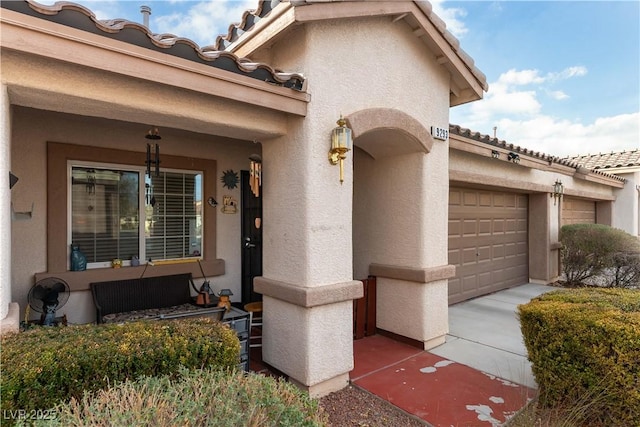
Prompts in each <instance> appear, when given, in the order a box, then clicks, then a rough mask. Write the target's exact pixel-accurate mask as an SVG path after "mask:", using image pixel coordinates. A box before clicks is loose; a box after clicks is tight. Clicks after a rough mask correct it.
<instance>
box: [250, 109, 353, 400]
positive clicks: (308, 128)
mask: <svg viewBox="0 0 640 427" xmlns="http://www.w3.org/2000/svg"><path fill="white" fill-rule="evenodd" d="M338 116H339V114H338V113H336V115H335V117H326V118H321V117H319V116H316V117H314V118H313V119H311V120H309V119H307V120H305V121H302V120H300V121H298V122H297V123H292V126H291V129H290V132H289V134H288V135H287V136H286V137H283V138H280V139H277V140H272V141H267V142H263V150H262V157H263V172H264V179H263V224H264V226H263V276H262V277H258V278H256V279H255V280H254V288H255V290H256V292H259V293H261V294H263V315H264V322H263V323H264V326H263V337H264V338H263V347H262V357H263V360H264V361H265V362H267V363H269V364H270V365H272V366H273V367H275V368H277V369H279V370H281V371H283V372H284V373H286V374H287V375H289V376H290V378H291V379H292V380H293V381H294V382H295V383H297V384H298V385H299V386H301V387H302V388H304V389H306V390H308V391H309V393H310V395H312V396H320V395H323V394H326V393H329V392H331V391H335V390H338V389H340V388H343V387H345V386H346V385H347V384H348V380H349V371H351V370H352V369H353V320H352V310H353V309H352V304H353V299H355V298H360V297H361V296H362V293H363V292H362V283H361V282H358V281H354V280H353V277H352V243H351V239H352V236H351V225H352V214H351V203H352V191H353V189H352V166H351V159H352V154H351V153H348V157H347V161H346V162H345V180H344V183H342V184H341V183H340V181H339V168H338V166H332V165H331V164H330V163H329V161H328V159H327V152H328V150H329V146H330V133H331V129H332V128H333V127H335V120H336V118H337V117H338Z"/></svg>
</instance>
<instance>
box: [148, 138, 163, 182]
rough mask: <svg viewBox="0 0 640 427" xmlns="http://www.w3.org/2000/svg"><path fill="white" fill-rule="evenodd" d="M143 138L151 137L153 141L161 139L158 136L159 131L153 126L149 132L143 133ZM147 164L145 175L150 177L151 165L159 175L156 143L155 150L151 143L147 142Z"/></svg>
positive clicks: (158, 154) (158, 148) (158, 157)
mask: <svg viewBox="0 0 640 427" xmlns="http://www.w3.org/2000/svg"><path fill="white" fill-rule="evenodd" d="M145 138H147V139H151V140H154V141H157V140H160V139H162V137H161V136H160V131H158V128H156V127H154V128H151V129H149V132H147V134H146V135H145ZM152 152H153V159H152V158H151V154H152ZM145 164H146V165H147V176H149V177H151V165H152V164H153V165H155V172H156V173H155V175H156V176H160V146H159V145H158V144H156V146H155V150H153V149H152V147H151V144H147V160H146V162H145Z"/></svg>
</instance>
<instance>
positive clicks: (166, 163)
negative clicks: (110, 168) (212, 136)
mask: <svg viewBox="0 0 640 427" xmlns="http://www.w3.org/2000/svg"><path fill="white" fill-rule="evenodd" d="M145 158H146V153H144V152H135V151H125V150H117V149H111V148H100V147H91V146H85V145H75V144H65V143H59V142H48V143H47V271H46V272H44V273H38V274H37V275H36V278H38V277H40V278H42V277H46V276H48V275H55V276H57V277H61V278H63V279H64V280H66V281H67V283H69V286H70V287H71V289H72V290H86V289H89V281H87V280H90V281H92V279H93V278H94V277H100V278H101V280H110V279H113V280H115V279H117V278H126V277H129V276H131V277H139V275H140V272H141V270H140V271H138V269H142V268H143V267H142V266H141V267H127V268H120V269H118V268H116V269H113V268H106V269H92V270H87V271H83V272H75V271H74V272H69V271H68V270H67V265H68V256H67V253H68V250H67V247H66V246H67V197H68V196H67V192H68V186H67V162H68V161H69V160H76V161H81V162H104V163H114V164H120V165H125V166H130V165H131V166H138V165H143V164H144V162H145ZM162 166H163V167H165V168H172V169H173V168H175V169H183V170H199V171H202V174H203V176H202V182H203V185H202V188H203V191H202V193H203V198H204V199H206V198H207V197H214V198H217V197H216V176H217V162H216V161H215V160H211V159H203V158H194V157H182V156H172V155H164V154H163V156H162ZM216 217H217V210H216V209H215V208H213V207H211V206H209V205H208V204H206V203H203V236H202V246H203V254H204V258H203V260H202V267H203V269H204V273H205V275H206V276H207V277H211V276H219V275H222V274H224V272H225V266H224V260H221V259H217V258H216V256H217V251H216V235H217V231H216V228H217V226H216V222H217V221H216ZM160 267H161V268H160ZM184 272H191V273H192V274H193V277H196V278H197V277H202V273H201V272H200V269H199V267H198V264H197V263H195V262H194V263H179V264H171V265H163V266H156V267H154V271H147V272H146V273H145V274H146V275H148V276H157V275H161V274H177V273H184ZM62 276H64V277H62Z"/></svg>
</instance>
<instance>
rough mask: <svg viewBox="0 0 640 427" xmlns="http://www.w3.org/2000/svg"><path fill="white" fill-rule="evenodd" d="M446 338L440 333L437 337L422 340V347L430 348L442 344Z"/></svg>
mask: <svg viewBox="0 0 640 427" xmlns="http://www.w3.org/2000/svg"><path fill="white" fill-rule="evenodd" d="M446 338H447V336H446V335H440V336H439V337H435V338H433V339H430V340H427V341H425V342H424V349H425V350H431V349H432V348H435V347H437V346H439V345H442V344H444V342H445V341H446Z"/></svg>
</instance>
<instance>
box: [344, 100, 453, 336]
mask: <svg viewBox="0 0 640 427" xmlns="http://www.w3.org/2000/svg"><path fill="white" fill-rule="evenodd" d="M347 122H348V124H349V126H350V127H351V129H352V130H353V136H354V151H353V161H354V172H353V173H354V194H353V277H354V279H363V278H366V277H367V276H368V275H369V274H373V275H376V276H378V281H377V282H378V286H377V294H378V303H377V327H378V328H381V329H384V330H387V331H389V332H392V333H394V334H398V335H402V336H405V337H408V338H411V339H414V340H416V341H420V342H424V343H425V345H426V343H427V342H431V341H432V340H434V339H436V340H439V339H440V338H441V337H442V336H443V335H444V334H445V333H446V327H447V319H446V310H447V309H446V306H447V302H446V277H444V276H443V271H444V270H446V271H449V270H450V269H448V266H447V265H446V264H447V261H446V212H447V207H446V204H447V195H446V194H447V193H446V191H447V188H448V175H447V167H446V166H447V162H446V156H447V147H446V145H445V144H440V143H437V144H434V140H433V139H432V137H431V135H430V132H429V131H428V130H427V129H426V128H425V126H423V125H422V123H420V122H419V121H418V120H417V119H415V118H413V117H411V116H409V115H408V114H406V113H404V112H402V111H398V110H394V109H386V108H379V109H367V110H362V111H359V112H356V113H353V114H350V115H349V116H348V117H347ZM434 149H436V151H437V154H436V155H435V156H434V155H433V154H432V151H433V150H434ZM443 166H444V167H443ZM440 213H442V214H443V215H440ZM440 229H443V230H444V233H440V232H439V230H440ZM431 266H435V267H431ZM443 268H444V270H442V269H443ZM438 269H439V270H438ZM435 270H437V272H436V274H435V275H434V274H432V273H433V271H435ZM446 271H445V273H446ZM445 276H446V274H445ZM435 282H438V284H437V286H434V285H433V283H435ZM434 291H435V294H434ZM442 292H444V298H443V297H442V295H440V294H441V293H442Z"/></svg>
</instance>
